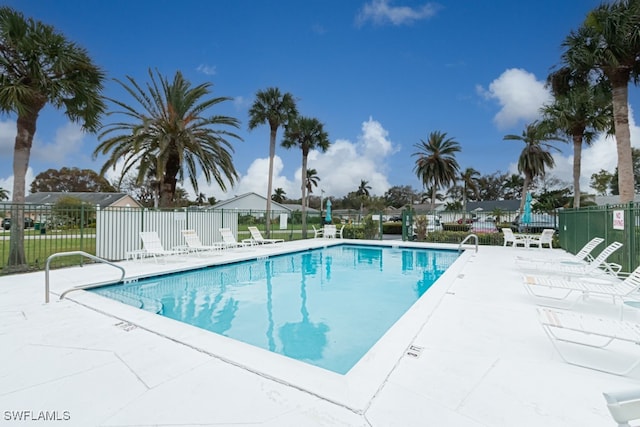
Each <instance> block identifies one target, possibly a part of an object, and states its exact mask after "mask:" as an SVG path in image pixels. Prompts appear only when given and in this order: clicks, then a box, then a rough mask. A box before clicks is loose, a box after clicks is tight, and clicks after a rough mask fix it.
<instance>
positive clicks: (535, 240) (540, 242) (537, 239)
mask: <svg viewBox="0 0 640 427" xmlns="http://www.w3.org/2000/svg"><path fill="white" fill-rule="evenodd" d="M555 232H556V230H554V229H553V228H545V229H544V230H542V233H540V235H539V236H529V237H528V238H527V243H528V246H529V247H531V246H537V247H538V248H539V249H542V248H543V247H544V245H547V247H548V248H549V249H553V235H554V233H555Z"/></svg>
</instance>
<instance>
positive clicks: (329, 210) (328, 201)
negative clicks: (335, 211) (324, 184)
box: [324, 199, 331, 224]
mask: <svg viewBox="0 0 640 427" xmlns="http://www.w3.org/2000/svg"><path fill="white" fill-rule="evenodd" d="M324 222H325V223H327V224H329V223H330V222H331V199H327V214H326V215H325V217H324Z"/></svg>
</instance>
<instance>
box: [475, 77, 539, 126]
mask: <svg viewBox="0 0 640 427" xmlns="http://www.w3.org/2000/svg"><path fill="white" fill-rule="evenodd" d="M476 90H477V91H478V93H479V94H481V95H482V96H484V97H485V98H487V99H495V100H497V101H498V103H499V104H500V107H501V108H500V111H499V112H498V114H496V116H495V117H494V119H493V120H494V122H495V124H496V125H497V126H498V128H499V129H507V128H511V127H514V126H517V125H519V124H521V123H525V124H526V123H530V122H533V121H534V120H536V119H539V118H540V117H541V114H540V107H542V105H543V104H545V103H547V102H549V101H551V100H552V96H551V93H550V92H549V90H547V89H546V88H545V87H544V82H541V81H538V80H536V76H534V75H533V74H531V73H529V72H527V71H525V70H522V69H518V68H511V69H508V70H506V71H505V72H504V73H502V74H501V75H500V77H498V78H497V79H495V80H494V81H492V82H491V84H490V85H489V89H488V90H485V89H484V88H483V87H482V86H477V88H476Z"/></svg>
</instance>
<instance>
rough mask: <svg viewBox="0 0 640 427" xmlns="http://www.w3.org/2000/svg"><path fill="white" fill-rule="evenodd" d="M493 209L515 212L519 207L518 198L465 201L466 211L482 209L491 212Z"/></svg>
mask: <svg viewBox="0 0 640 427" xmlns="http://www.w3.org/2000/svg"><path fill="white" fill-rule="evenodd" d="M494 209H500V210H502V211H503V212H515V211H517V210H518V209H520V200H519V199H512V200H483V201H481V202H467V212H478V211H484V212H488V213H491V211H493V210H494Z"/></svg>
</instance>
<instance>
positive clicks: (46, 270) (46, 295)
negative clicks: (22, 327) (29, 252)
mask: <svg viewBox="0 0 640 427" xmlns="http://www.w3.org/2000/svg"><path fill="white" fill-rule="evenodd" d="M70 255H82V256H85V257H87V258H90V259H92V260H94V261H97V262H101V263H104V264H108V265H110V266H112V267H115V268H117V269H118V270H120V271H122V276H120V279H119V280H117V281H115V282H113V283H117V282H121V281H122V280H123V279H124V276H125V271H124V268H123V267H122V266H119V265H116V264H114V263H112V262H111V261H107V260H106V259H102V258H100V257H97V256H95V255H91V254H88V253H86V252H84V251H71V252H58V253H55V254H52V255H50V256H49V258H47V264H46V266H45V268H44V302H45V304H46V303H48V302H49V264H50V263H51V260H52V259H54V258H60V257H63V256H70ZM106 283H111V282H105V283H100V284H96V283H93V284H91V285H82V286H75V287H73V288H70V289H67V290H66V291H64V292H63V293H62V294H60V299H62V298H64V296H65V295H66V294H68V293H69V292H72V291H78V290H81V289H89V288H92V287H96V286H102V285H104V284H106Z"/></svg>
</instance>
